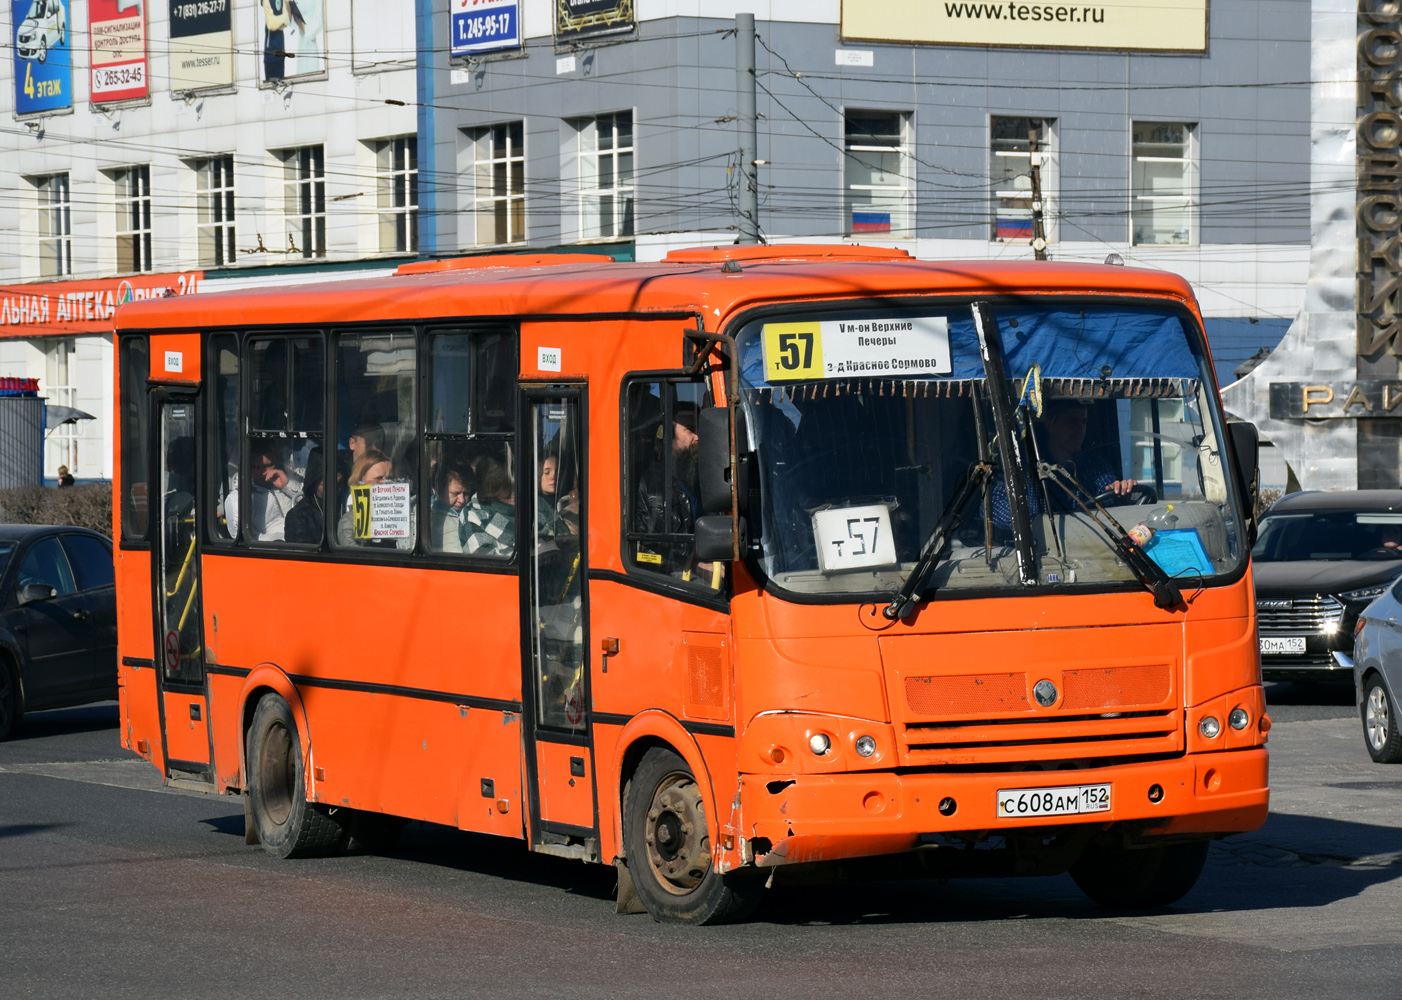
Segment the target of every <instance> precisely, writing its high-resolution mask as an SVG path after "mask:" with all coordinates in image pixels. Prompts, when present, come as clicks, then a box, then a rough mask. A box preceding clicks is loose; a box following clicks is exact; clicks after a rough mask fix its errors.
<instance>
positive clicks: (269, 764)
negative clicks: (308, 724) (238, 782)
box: [246, 694, 345, 858]
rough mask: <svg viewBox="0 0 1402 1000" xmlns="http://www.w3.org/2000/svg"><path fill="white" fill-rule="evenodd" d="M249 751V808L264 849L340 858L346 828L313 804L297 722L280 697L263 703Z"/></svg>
mask: <svg viewBox="0 0 1402 1000" xmlns="http://www.w3.org/2000/svg"><path fill="white" fill-rule="evenodd" d="M246 752H247V755H248V756H247V761H248V805H249V810H250V812H251V813H252V817H253V823H254V826H255V827H256V828H257V831H258V840H259V842H260V843H261V844H262V845H263V850H265V851H267V852H268V853H269V854H271V855H273V856H274V857H277V858H297V857H304V858H305V857H317V856H321V855H326V854H332V853H334V852H335V851H336V849H337V848H338V847H340V846H341V843H342V842H343V840H344V838H345V829H344V828H343V826H342V824H341V822H340V817H339V816H338V815H336V814H334V813H332V812H331V811H330V810H329V809H327V808H326V807H325V806H322V805H319V804H318V803H315V802H308V801H307V783H306V771H305V770H304V767H303V763H302V742H301V740H300V739H299V738H298V736H297V720H296V719H295V718H293V716H292V709H291V708H289V707H288V704H287V702H286V701H284V700H283V699H282V697H281V696H280V695H276V694H265V695H264V696H263V700H262V701H260V702H258V708H257V709H256V710H255V711H254V713H253V724H252V725H251V726H249V728H248V746H247V751H246Z"/></svg>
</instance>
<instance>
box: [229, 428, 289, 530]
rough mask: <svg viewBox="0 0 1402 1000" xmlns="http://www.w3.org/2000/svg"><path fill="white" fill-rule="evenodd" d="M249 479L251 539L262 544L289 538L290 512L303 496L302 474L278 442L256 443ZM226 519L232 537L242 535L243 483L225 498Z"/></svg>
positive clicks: (249, 458) (250, 463)
mask: <svg viewBox="0 0 1402 1000" xmlns="http://www.w3.org/2000/svg"><path fill="white" fill-rule="evenodd" d="M248 471H249V478H250V479H252V481H253V493H252V495H251V496H250V497H249V506H250V508H251V510H250V518H251V520H252V522H253V523H252V524H251V525H250V536H249V537H250V539H251V540H253V541H259V542H281V541H283V540H284V535H285V522H286V519H287V515H288V513H289V512H290V511H291V510H292V508H293V507H295V506H296V505H297V501H298V500H300V499H301V497H302V472H301V470H299V469H296V468H292V467H291V463H290V462H289V461H288V460H287V457H286V455H285V454H284V452H283V449H282V446H281V445H280V444H278V443H277V442H275V441H266V440H259V441H256V442H254V444H253V446H252V452H251V453H250V455H249V457H248ZM224 516H225V518H226V520H227V522H228V526H229V537H230V538H237V537H238V533H239V484H238V481H237V480H235V481H234V485H233V487H232V488H231V489H230V490H229V494H228V496H226V497H225V498H224Z"/></svg>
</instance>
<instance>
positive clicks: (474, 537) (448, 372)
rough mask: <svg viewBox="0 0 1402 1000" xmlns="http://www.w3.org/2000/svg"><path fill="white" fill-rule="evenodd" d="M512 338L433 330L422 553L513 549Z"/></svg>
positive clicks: (496, 556)
mask: <svg viewBox="0 0 1402 1000" xmlns="http://www.w3.org/2000/svg"><path fill="white" fill-rule="evenodd" d="M516 350H517V348H516V335H515V333H514V332H511V331H506V330H475V331H471V332H466V331H456V330H455V331H444V332H441V333H433V334H432V335H431V336H430V337H429V340H428V344H427V347H426V353H427V355H428V364H427V374H428V378H427V383H426V384H427V386H428V397H429V398H428V407H427V413H428V425H427V427H425V428H424V439H425V440H424V464H425V468H426V472H427V477H426V478H427V483H428V489H429V516H428V544H427V545H426V546H425V548H426V550H427V551H428V552H431V553H438V554H444V555H467V556H472V557H475V558H479V559H491V560H495V561H506V560H508V559H510V558H511V557H512V556H513V555H514V554H515V551H516V493H517V491H518V486H517V484H516V483H514V482H513V481H512V479H511V476H512V473H513V470H514V469H515V467H516V463H515V455H514V454H513V453H512V435H513V434H514V432H515V430H516V418H515V414H516V373H517V362H516Z"/></svg>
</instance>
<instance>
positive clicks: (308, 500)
mask: <svg viewBox="0 0 1402 1000" xmlns="http://www.w3.org/2000/svg"><path fill="white" fill-rule="evenodd" d="M325 511H326V457H325V453H324V452H323V451H322V449H321V448H320V447H317V448H313V449H312V450H311V454H309V455H308V456H307V472H306V475H305V476H304V477H303V478H302V499H300V500H298V501H297V506H295V507H293V508H292V510H290V511H289V512H288V514H287V520H286V522H285V524H284V526H283V537H284V539H285V540H286V541H289V542H301V543H306V544H314V543H319V542H320V541H321V532H322V526H323V524H325V521H326V514H325Z"/></svg>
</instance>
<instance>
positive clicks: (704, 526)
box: [696, 514, 747, 562]
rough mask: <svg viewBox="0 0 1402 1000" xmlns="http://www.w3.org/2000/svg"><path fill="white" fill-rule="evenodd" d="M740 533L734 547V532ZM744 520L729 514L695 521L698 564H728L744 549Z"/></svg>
mask: <svg viewBox="0 0 1402 1000" xmlns="http://www.w3.org/2000/svg"><path fill="white" fill-rule="evenodd" d="M737 526H738V530H739V532H740V538H739V543H740V544H739V546H738V547H737V546H736V544H735V543H736V538H735V531H736V528H737ZM746 544H747V542H746V538H745V519H744V518H743V517H731V516H730V515H729V514H707V515H705V516H703V517H698V518H697V519H696V558H697V560H698V561H700V562H729V561H730V560H732V559H734V558H735V557H736V553H737V552H744V551H745V547H746Z"/></svg>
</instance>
